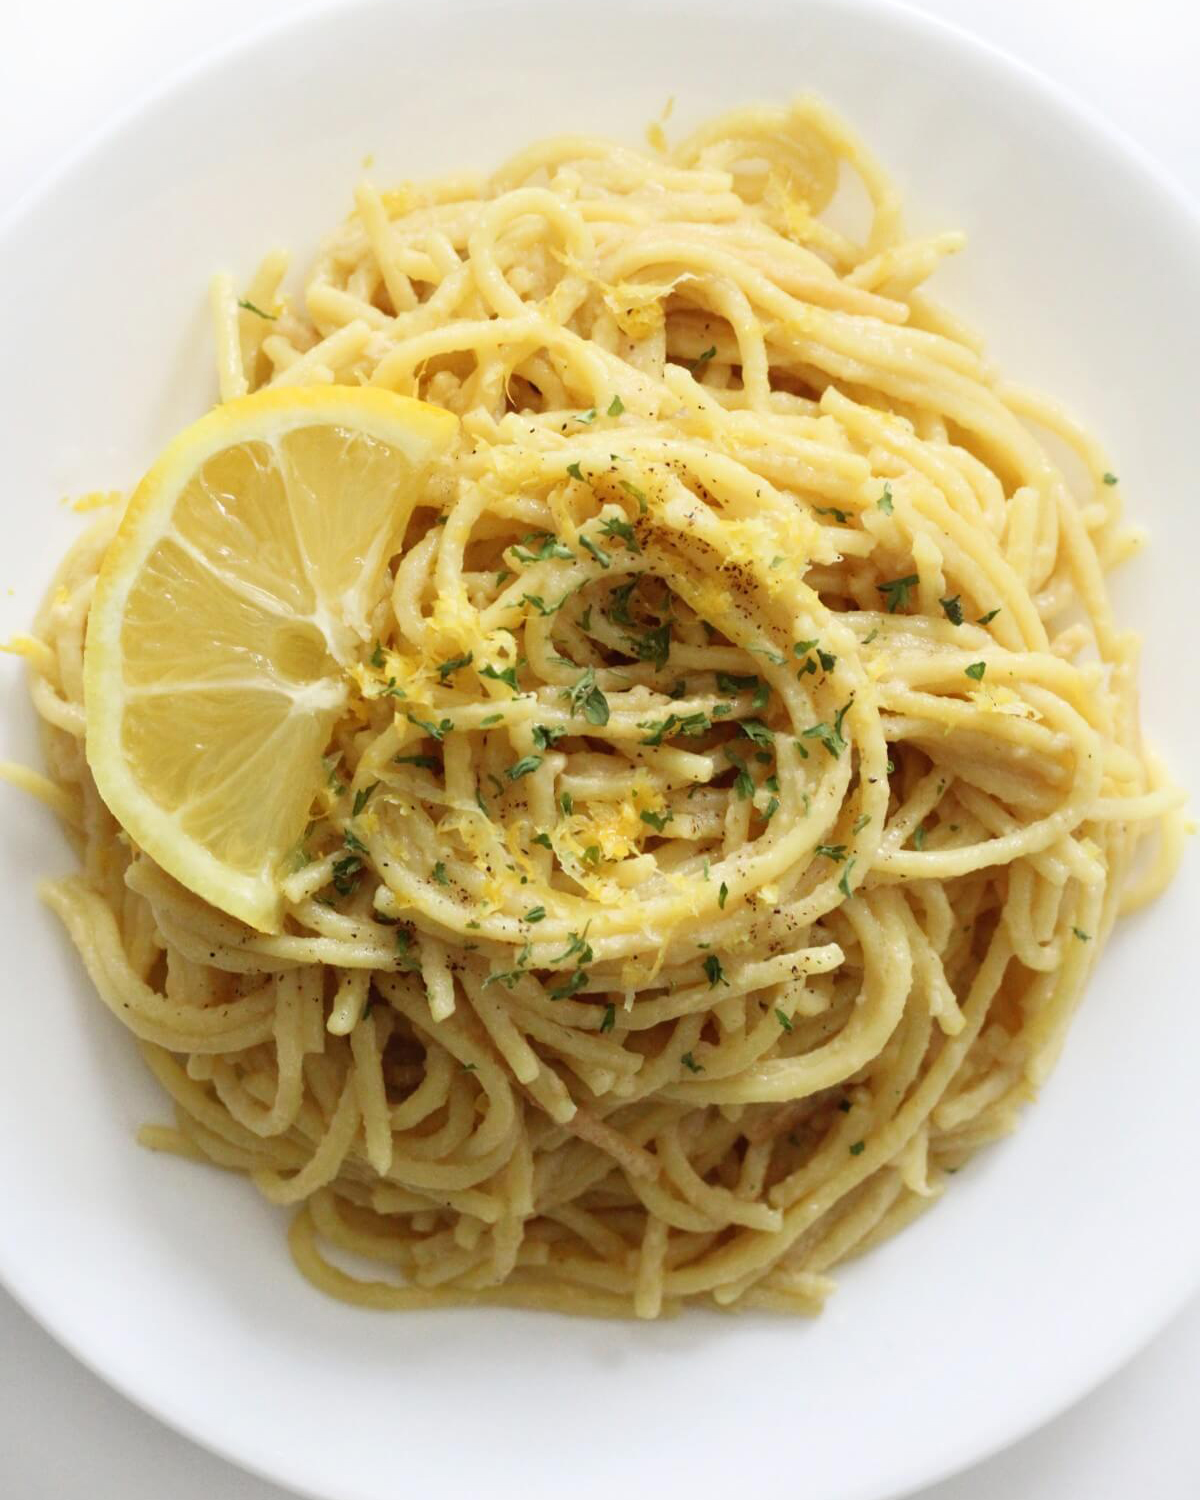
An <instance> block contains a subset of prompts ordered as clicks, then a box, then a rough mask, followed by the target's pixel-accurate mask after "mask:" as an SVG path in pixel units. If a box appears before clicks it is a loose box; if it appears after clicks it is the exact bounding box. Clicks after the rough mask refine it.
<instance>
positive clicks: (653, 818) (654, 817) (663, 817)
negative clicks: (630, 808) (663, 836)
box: [641, 807, 675, 833]
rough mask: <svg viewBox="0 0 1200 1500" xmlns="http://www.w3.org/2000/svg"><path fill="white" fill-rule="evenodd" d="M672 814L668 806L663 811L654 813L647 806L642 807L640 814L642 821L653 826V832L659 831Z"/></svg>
mask: <svg viewBox="0 0 1200 1500" xmlns="http://www.w3.org/2000/svg"><path fill="white" fill-rule="evenodd" d="M674 816H675V814H674V813H673V812H672V811H671V809H670V808H668V809H667V811H666V812H665V813H656V812H651V811H650V809H649V808H648V807H647V808H643V809H642V814H641V817H642V822H643V823H645V824H647V825H648V826H649V827H650V828H653V829H654V831H655V833H661V832H662V831H663V829H664V828H665V827H666V826H667V824H668V823H669V822H670V821H671V819H672V818H673V817H674Z"/></svg>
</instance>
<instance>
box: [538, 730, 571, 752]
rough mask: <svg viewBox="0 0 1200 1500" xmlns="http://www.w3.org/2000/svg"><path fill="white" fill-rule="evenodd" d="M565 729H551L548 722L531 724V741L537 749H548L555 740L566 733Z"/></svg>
mask: <svg viewBox="0 0 1200 1500" xmlns="http://www.w3.org/2000/svg"><path fill="white" fill-rule="evenodd" d="M566 732H567V731H566V730H565V729H551V728H550V726H549V725H548V724H535V725H534V726H533V743H534V744H535V745H536V746H537V747H538V749H539V750H549V748H550V746H551V745H553V744H554V743H555V741H556V740H561V739H562V737H563V735H564V734H566Z"/></svg>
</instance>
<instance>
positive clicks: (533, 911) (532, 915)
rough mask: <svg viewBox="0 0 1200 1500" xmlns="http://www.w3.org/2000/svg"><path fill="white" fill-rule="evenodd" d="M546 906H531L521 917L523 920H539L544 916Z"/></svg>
mask: <svg viewBox="0 0 1200 1500" xmlns="http://www.w3.org/2000/svg"><path fill="white" fill-rule="evenodd" d="M545 915H546V908H545V907H544V906H531V907H530V908H529V910H528V911H527V912H526V913H525V915H524V916H523V917H522V918H521V920H522V921H523V922H540V921H542V920H543V919H544V918H545Z"/></svg>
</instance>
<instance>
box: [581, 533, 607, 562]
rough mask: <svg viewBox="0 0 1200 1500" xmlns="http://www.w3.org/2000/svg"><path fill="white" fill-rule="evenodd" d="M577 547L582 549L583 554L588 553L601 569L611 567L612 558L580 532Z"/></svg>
mask: <svg viewBox="0 0 1200 1500" xmlns="http://www.w3.org/2000/svg"><path fill="white" fill-rule="evenodd" d="M579 545H580V546H581V547H582V548H583V549H584V551H585V552H590V553H591V554H592V556H593V557H594V558H595V559H596V561H597V562H598V563H599V564H600V566H601V567H602V568H611V567H612V558H611V557H610V556H609V554H608V553H607V552H605V550H604V548H603V547H600V546H598V545H597V544H596V543H595V542H593V541H592V539H591V537H590V536H584V535H583V533H582V532H580V534H579Z"/></svg>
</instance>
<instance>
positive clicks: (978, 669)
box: [966, 661, 987, 682]
mask: <svg viewBox="0 0 1200 1500" xmlns="http://www.w3.org/2000/svg"><path fill="white" fill-rule="evenodd" d="M986 671H987V662H985V661H973V662H972V663H971V665H970V666H969V667H967V669H966V673H967V676H968V677H970V678H971V679H972V680H973V681H975V682H982V681H983V674H984V673H985V672H986Z"/></svg>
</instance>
